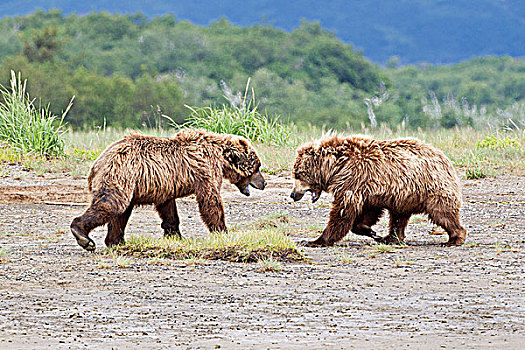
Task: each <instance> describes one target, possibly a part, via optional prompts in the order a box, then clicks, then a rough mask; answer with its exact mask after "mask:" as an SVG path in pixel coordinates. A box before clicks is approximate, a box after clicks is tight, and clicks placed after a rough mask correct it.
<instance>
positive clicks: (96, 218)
mask: <svg viewBox="0 0 525 350" xmlns="http://www.w3.org/2000/svg"><path fill="white" fill-rule="evenodd" d="M124 202H127V203H124ZM128 205H129V201H127V200H126V198H125V197H124V196H119V195H117V194H116V192H115V191H106V192H100V193H96V194H95V195H94V197H93V201H92V202H91V205H90V207H89V208H88V209H87V210H86V211H85V212H84V214H82V215H81V216H79V217H76V218H74V219H73V221H72V222H71V226H70V228H71V233H73V236H75V238H76V240H77V243H78V244H79V245H80V246H81V247H82V248H84V249H85V250H87V251H90V252H93V251H95V242H93V240H92V239H91V238H89V233H90V232H91V231H92V230H93V229H95V228H96V227H99V226H102V225H104V224H106V223H108V222H109V221H110V220H111V219H114V218H116V217H118V216H119V215H120V214H122V213H123V212H124V211H125V210H126V208H127V206H128Z"/></svg>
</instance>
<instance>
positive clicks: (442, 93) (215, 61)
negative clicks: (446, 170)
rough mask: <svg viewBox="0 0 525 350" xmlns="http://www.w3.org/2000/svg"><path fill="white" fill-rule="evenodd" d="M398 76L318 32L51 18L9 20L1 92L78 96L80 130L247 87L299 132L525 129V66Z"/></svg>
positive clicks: (170, 110)
mask: <svg viewBox="0 0 525 350" xmlns="http://www.w3.org/2000/svg"><path fill="white" fill-rule="evenodd" d="M394 66H395V65H394V64H393V63H392V64H391V65H390V67H391V68H388V69H386V70H380V69H379V68H378V67H377V66H375V65H373V64H372V63H370V62H369V61H367V60H366V59H365V58H364V57H363V56H362V54H361V53H359V52H356V51H354V50H353V49H352V47H351V46H349V45H346V44H344V43H342V42H341V41H340V40H338V39H337V38H336V37H335V36H334V34H332V33H330V32H328V31H326V30H324V29H322V28H321V27H320V25H319V24H316V23H307V22H303V23H302V24H301V26H300V27H298V28H297V29H295V30H294V31H292V32H291V33H286V32H284V31H281V30H278V29H274V28H272V27H269V26H252V27H246V28H240V27H236V26H232V25H231V24H230V23H229V22H228V21H226V20H220V21H218V22H215V23H213V24H211V25H210V26H209V27H205V28H203V27H198V26H195V25H192V24H190V23H188V22H183V21H177V20H176V19H175V17H173V16H164V17H158V18H155V19H153V20H148V19H146V18H145V17H144V16H142V15H125V16H123V15H109V14H107V13H92V14H90V15H87V16H77V15H69V16H66V17H64V16H63V15H62V14H61V12H59V11H50V12H37V13H35V14H33V15H29V16H26V17H17V18H8V17H7V18H4V19H2V20H0V83H2V84H6V82H7V81H8V79H9V72H10V71H11V70H15V71H20V72H22V75H23V77H25V78H28V80H29V83H28V90H29V92H30V93H31V95H32V96H38V97H39V98H41V99H42V101H45V102H46V103H48V102H49V103H50V104H51V107H52V110H51V112H53V113H55V114H59V112H60V111H61V110H63V109H64V108H65V107H66V106H67V104H68V102H69V100H70V98H71V96H73V95H74V96H76V99H75V103H74V105H73V108H72V109H71V112H70V113H69V114H68V117H67V118H66V120H67V121H68V122H69V123H70V124H71V125H73V126H75V127H83V126H103V125H109V126H118V127H124V126H125V127H140V126H148V127H154V126H157V125H156V123H157V122H158V120H159V118H158V116H159V115H167V116H169V117H170V118H171V119H172V120H174V121H175V122H177V123H182V122H184V121H185V120H186V118H187V117H188V116H189V115H190V114H191V112H190V110H189V109H187V108H185V107H184V105H185V104H186V105H190V106H195V107H196V108H200V107H208V106H221V105H223V104H224V103H225V102H226V101H234V100H235V99H239V96H240V93H239V92H238V91H244V86H245V83H246V81H247V79H248V78H249V77H251V78H252V87H253V88H254V91H255V94H257V101H258V106H257V108H258V110H259V111H262V112H264V113H268V115H271V116H273V115H280V116H281V120H285V121H288V120H290V121H293V122H295V123H296V124H298V125H308V124H314V125H327V126H328V127H330V128H345V127H354V128H355V127H360V126H361V125H365V126H366V125H369V124H370V123H374V121H377V123H378V124H385V125H387V126H390V127H393V126H397V125H399V124H402V123H404V124H405V125H406V126H409V127H439V126H443V127H453V126H455V125H473V126H476V127H477V126H483V125H487V124H493V125H496V124H501V122H502V120H503V121H504V120H507V119H509V117H510V118H512V120H513V122H514V123H516V124H517V125H520V123H524V122H525V116H524V115H523V110H524V109H525V108H524V107H523V101H524V99H525V97H524V95H523V94H524V83H523V82H524V81H525V62H523V60H519V59H512V58H482V59H474V60H471V61H468V62H465V63H462V64H459V65H455V66H440V67H428V66H427V67H424V66H421V67H416V66H409V67H404V68H395V67H394ZM248 98H249V99H251V98H252V97H251V96H250V97H248ZM519 102H521V103H519ZM516 103H517V104H516ZM252 107H256V106H252Z"/></svg>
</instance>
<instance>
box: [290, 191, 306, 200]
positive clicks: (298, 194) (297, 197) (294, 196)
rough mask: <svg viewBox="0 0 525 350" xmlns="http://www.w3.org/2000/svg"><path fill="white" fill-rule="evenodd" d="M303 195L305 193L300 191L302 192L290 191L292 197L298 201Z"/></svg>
mask: <svg viewBox="0 0 525 350" xmlns="http://www.w3.org/2000/svg"><path fill="white" fill-rule="evenodd" d="M303 196H304V193H300V192H295V191H292V193H290V198H291V199H293V200H294V202H297V201H298V200H300V199H301V198H303Z"/></svg>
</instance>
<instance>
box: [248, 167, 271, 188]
mask: <svg viewBox="0 0 525 350" xmlns="http://www.w3.org/2000/svg"><path fill="white" fill-rule="evenodd" d="M249 184H250V186H252V187H255V188H256V189H258V190H264V188H265V187H266V185H267V182H266V180H264V177H263V176H262V174H261V172H260V171H258V172H256V173H255V174H253V175H252V177H251V178H250V182H249Z"/></svg>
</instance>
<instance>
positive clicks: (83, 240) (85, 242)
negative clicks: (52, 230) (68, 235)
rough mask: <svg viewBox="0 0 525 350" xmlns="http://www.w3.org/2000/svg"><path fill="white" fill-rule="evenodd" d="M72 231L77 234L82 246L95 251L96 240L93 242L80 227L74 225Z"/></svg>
mask: <svg viewBox="0 0 525 350" xmlns="http://www.w3.org/2000/svg"><path fill="white" fill-rule="evenodd" d="M71 232H72V233H73V236H75V238H76V239H77V243H78V245H79V246H81V247H82V248H84V249H85V250H87V251H88V252H94V251H95V242H93V240H92V239H91V238H89V237H88V236H86V235H85V234H83V233H82V231H81V230H80V229H79V228H78V227H75V226H72V227H71Z"/></svg>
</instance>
